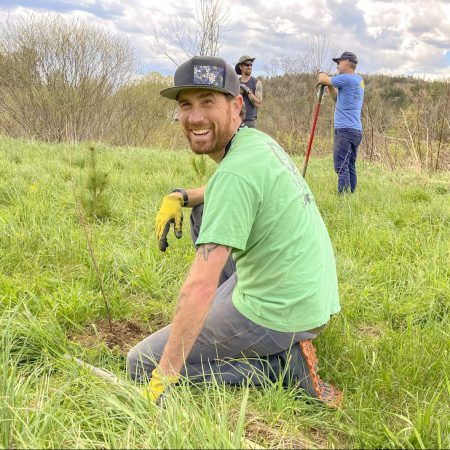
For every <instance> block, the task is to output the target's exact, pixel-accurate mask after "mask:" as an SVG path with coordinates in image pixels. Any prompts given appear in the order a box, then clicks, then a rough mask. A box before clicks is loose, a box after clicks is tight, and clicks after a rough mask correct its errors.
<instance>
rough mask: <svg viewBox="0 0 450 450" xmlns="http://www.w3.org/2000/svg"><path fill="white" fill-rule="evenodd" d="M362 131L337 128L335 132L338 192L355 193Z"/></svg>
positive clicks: (334, 157)
mask: <svg viewBox="0 0 450 450" xmlns="http://www.w3.org/2000/svg"><path fill="white" fill-rule="evenodd" d="M361 140H362V131H360V130H356V129H354V128H336V129H335V130H334V145H333V161H334V170H335V172H336V173H337V175H338V192H339V193H343V192H346V191H347V192H348V191H351V192H355V189H356V182H357V176H356V167H355V164H356V157H357V155H358V147H359V144H361Z"/></svg>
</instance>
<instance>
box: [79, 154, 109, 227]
mask: <svg viewBox="0 0 450 450" xmlns="http://www.w3.org/2000/svg"><path fill="white" fill-rule="evenodd" d="M89 151H90V155H89V161H88V164H87V165H86V169H87V170H88V176H87V179H86V189H85V190H84V193H83V195H82V197H81V201H82V203H83V207H84V210H85V212H86V215H87V216H88V217H91V218H94V219H97V220H103V219H106V218H107V217H109V215H110V213H111V208H110V202H109V199H108V196H107V188H108V185H109V179H108V173H107V172H104V171H102V170H100V169H99V168H98V163H97V155H96V150H95V148H94V147H93V146H92V147H89Z"/></svg>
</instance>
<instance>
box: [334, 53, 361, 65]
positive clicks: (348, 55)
mask: <svg viewBox="0 0 450 450" xmlns="http://www.w3.org/2000/svg"><path fill="white" fill-rule="evenodd" d="M331 59H332V60H333V61H334V62H335V63H338V62H339V61H344V60H345V59H348V60H349V61H351V62H352V63H355V64H358V58H357V57H356V55H355V54H354V53H352V52H344V53H342V55H341V56H340V57H339V58H331Z"/></svg>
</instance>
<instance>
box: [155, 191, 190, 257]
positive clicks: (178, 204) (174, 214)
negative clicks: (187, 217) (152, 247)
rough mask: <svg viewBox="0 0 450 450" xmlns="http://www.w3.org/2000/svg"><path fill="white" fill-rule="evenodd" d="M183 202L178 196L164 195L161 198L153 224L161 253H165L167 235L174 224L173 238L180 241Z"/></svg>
mask: <svg viewBox="0 0 450 450" xmlns="http://www.w3.org/2000/svg"><path fill="white" fill-rule="evenodd" d="M183 202H184V201H183V198H182V197H180V196H178V195H166V196H165V197H164V198H163V202H162V204H161V207H160V208H159V211H158V214H157V215H156V224H155V228H156V238H157V239H158V247H159V249H160V250H161V251H162V252H165V251H166V248H167V247H168V246H169V243H168V242H167V234H168V233H169V230H170V225H171V224H172V223H173V224H174V232H175V237H176V238H177V239H180V238H181V236H182V225H183Z"/></svg>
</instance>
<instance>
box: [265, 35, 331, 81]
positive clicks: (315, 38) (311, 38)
mask: <svg viewBox="0 0 450 450" xmlns="http://www.w3.org/2000/svg"><path fill="white" fill-rule="evenodd" d="M335 54H336V46H335V44H334V43H333V42H332V41H330V40H329V38H328V37H326V36H325V35H324V34H311V35H308V36H306V38H305V39H304V40H303V48H301V50H300V52H299V53H298V54H294V55H285V56H282V57H281V56H278V57H276V58H275V59H274V60H272V62H271V63H272V66H273V67H274V66H275V67H276V66H278V67H280V69H281V71H282V72H284V73H286V74H298V73H317V72H318V71H319V70H323V71H324V72H329V71H331V69H332V67H333V64H334V63H333V61H332V57H333V56H334V55H335ZM273 67H272V70H273Z"/></svg>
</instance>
